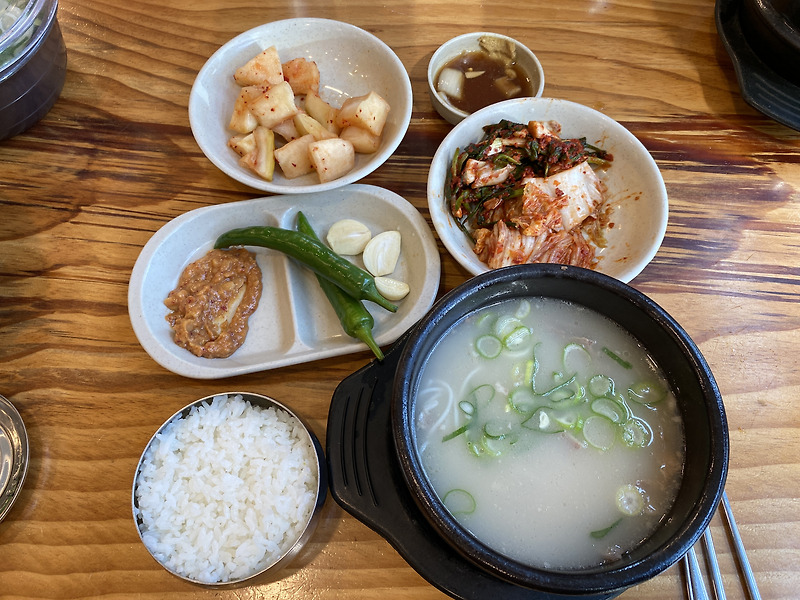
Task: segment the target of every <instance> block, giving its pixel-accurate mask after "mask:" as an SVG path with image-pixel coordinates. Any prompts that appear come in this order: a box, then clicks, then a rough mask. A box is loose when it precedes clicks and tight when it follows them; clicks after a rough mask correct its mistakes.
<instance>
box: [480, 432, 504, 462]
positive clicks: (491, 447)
mask: <svg viewBox="0 0 800 600" xmlns="http://www.w3.org/2000/svg"><path fill="white" fill-rule="evenodd" d="M498 443H500V440H496V439H493V438H490V437H486V436H484V437H483V438H481V448H483V451H484V452H485V453H486V454H488V455H489V456H493V457H495V458H497V457H498V456H500V455H501V454H502V453H503V451H502V450H500V448H498V447H497V444H498Z"/></svg>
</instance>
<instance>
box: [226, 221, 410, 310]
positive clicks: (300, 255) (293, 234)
mask: <svg viewBox="0 0 800 600" xmlns="http://www.w3.org/2000/svg"><path fill="white" fill-rule="evenodd" d="M229 246H262V247H264V248H270V249H272V250H278V251H279V252H283V253H284V254H287V255H289V256H291V257H292V258H294V259H296V260H298V261H300V262H301V263H303V264H304V265H305V266H307V267H308V268H309V269H311V270H312V271H314V272H315V273H316V274H317V275H322V276H323V277H324V278H325V279H328V280H329V281H332V282H333V283H335V284H336V285H338V286H339V287H340V288H342V289H343V290H344V291H345V292H347V293H348V294H349V295H351V296H352V297H353V298H358V299H359V300H370V301H371V302H374V303H375V304H378V305H380V306H382V307H383V308H385V309H386V310H388V311H391V312H396V311H397V306H396V305H394V304H392V303H391V302H389V301H388V300H387V299H386V298H384V297H383V296H381V294H380V292H378V288H376V287H375V279H374V278H373V277H372V275H370V274H369V273H367V272H366V271H365V270H364V269H361V268H359V267H358V266H356V265H354V264H353V263H351V262H350V261H348V260H347V259H345V258H342V257H341V256H339V255H338V254H336V253H335V252H334V251H333V250H331V249H330V248H328V247H327V246H326V245H325V244H323V243H322V242H320V241H318V240H315V239H314V238H312V237H309V236H307V235H306V234H304V233H300V232H299V231H293V230H291V229H281V228H279V227H269V226H265V227H245V228H243V229H232V230H230V231H227V232H225V233H223V234H222V235H221V236H219V237H218V238H217V241H216V243H215V244H214V248H227V247H229Z"/></svg>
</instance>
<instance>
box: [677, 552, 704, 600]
mask: <svg viewBox="0 0 800 600" xmlns="http://www.w3.org/2000/svg"><path fill="white" fill-rule="evenodd" d="M683 568H684V571H685V574H686V591H687V592H688V594H689V600H709V598H708V592H707V591H706V586H705V584H704V583H703V574H702V573H701V572H700V564H699V563H698V562H697V553H696V552H695V551H694V547H692V548H689V551H688V552H687V553H686V555H685V556H684V557H683Z"/></svg>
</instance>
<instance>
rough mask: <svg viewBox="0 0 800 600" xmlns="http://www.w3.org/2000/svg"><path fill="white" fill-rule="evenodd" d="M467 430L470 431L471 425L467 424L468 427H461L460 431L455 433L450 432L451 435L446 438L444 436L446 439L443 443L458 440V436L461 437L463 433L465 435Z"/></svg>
mask: <svg viewBox="0 0 800 600" xmlns="http://www.w3.org/2000/svg"><path fill="white" fill-rule="evenodd" d="M467 429H469V424H467V425H462V426H461V427H459V428H458V429H456V430H455V431H451V432H450V433H448V434H447V435H446V436H444V437H443V438H442V441H443V442H449V441H450V440H452V439H453V438H457V437H458V436H460V435H461V434H462V433H464V432H465V431H466V430H467Z"/></svg>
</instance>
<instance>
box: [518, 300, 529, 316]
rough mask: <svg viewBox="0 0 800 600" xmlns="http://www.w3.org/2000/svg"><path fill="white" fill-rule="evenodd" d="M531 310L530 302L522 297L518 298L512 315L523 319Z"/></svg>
mask: <svg viewBox="0 0 800 600" xmlns="http://www.w3.org/2000/svg"><path fill="white" fill-rule="evenodd" d="M530 312H531V303H530V302H528V301H527V300H525V299H523V300H520V303H519V306H518V307H517V310H516V312H514V316H515V317H517V318H518V319H524V318H525V317H527V316H528V315H529V314H530Z"/></svg>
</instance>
